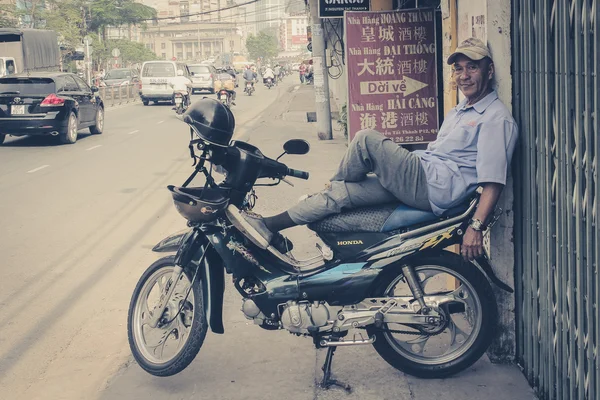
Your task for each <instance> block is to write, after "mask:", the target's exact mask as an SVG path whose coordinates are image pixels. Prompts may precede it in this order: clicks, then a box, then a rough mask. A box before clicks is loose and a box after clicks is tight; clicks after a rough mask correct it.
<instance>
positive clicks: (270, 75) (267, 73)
mask: <svg viewBox="0 0 600 400" xmlns="http://www.w3.org/2000/svg"><path fill="white" fill-rule="evenodd" d="M268 78H271V81H272V82H273V83H275V72H273V70H272V69H271V66H270V65H267V69H265V72H264V73H263V83H265V84H266V83H267V79H268Z"/></svg>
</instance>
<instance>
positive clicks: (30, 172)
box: [27, 165, 49, 174]
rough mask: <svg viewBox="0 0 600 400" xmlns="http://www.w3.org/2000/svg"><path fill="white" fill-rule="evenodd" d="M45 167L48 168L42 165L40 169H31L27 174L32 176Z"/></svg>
mask: <svg viewBox="0 0 600 400" xmlns="http://www.w3.org/2000/svg"><path fill="white" fill-rule="evenodd" d="M46 167H49V165H42V166H41V167H37V168H34V169H32V170H31V171H27V173H28V174H33V173H34V172H38V171H39V170H41V169H44V168H46Z"/></svg>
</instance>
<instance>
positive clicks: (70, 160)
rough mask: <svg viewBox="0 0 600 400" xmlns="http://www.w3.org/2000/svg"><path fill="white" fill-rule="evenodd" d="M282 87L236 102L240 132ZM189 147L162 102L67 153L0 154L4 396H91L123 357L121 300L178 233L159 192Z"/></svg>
mask: <svg viewBox="0 0 600 400" xmlns="http://www.w3.org/2000/svg"><path fill="white" fill-rule="evenodd" d="M287 89H289V84H288V85H285V84H284V85H282V87H278V88H275V89H272V90H270V91H267V90H266V89H265V88H262V87H261V88H259V89H258V90H257V91H256V93H255V95H254V96H252V97H247V96H245V95H243V94H240V95H238V101H237V106H236V107H234V109H233V111H234V114H235V116H236V121H237V127H238V128H237V135H244V132H247V130H248V128H249V127H250V126H252V124H255V123H257V122H258V119H257V117H258V116H260V115H261V114H262V113H263V111H264V110H265V109H266V108H267V107H269V105H271V104H273V103H274V102H275V101H277V99H278V97H279V96H280V94H281V93H284V92H285V91H286V90H287ZM194 98H198V96H194ZM188 141H189V130H188V129H187V128H186V126H185V124H184V123H182V122H181V121H180V120H178V119H177V118H176V116H175V114H174V112H173V111H172V110H171V107H170V106H168V105H154V106H148V107H144V106H142V105H141V104H136V105H130V106H126V107H122V108H117V109H110V110H108V111H107V113H106V124H105V132H104V133H103V134H102V135H90V134H89V133H87V130H86V131H85V133H84V131H81V133H80V137H79V140H78V142H77V143H76V144H74V145H63V146H61V145H56V140H54V138H8V140H7V141H6V143H5V144H4V145H3V146H1V147H0V226H1V229H0V254H1V256H0V257H1V258H0V260H1V262H0V288H1V290H0V327H1V331H0V332H1V333H0V387H1V388H2V392H3V395H1V396H0V397H2V398H11V399H21V398H28V399H35V398H44V399H60V398H91V397H95V396H96V395H97V393H98V391H99V390H100V389H101V388H103V387H104V386H105V385H106V381H107V379H108V378H109V377H110V376H112V375H113V374H114V373H115V372H116V369H117V368H118V367H119V366H120V365H122V363H123V360H126V359H127V358H128V357H129V354H128V353H129V350H128V346H127V344H126V335H125V317H126V311H127V310H126V308H127V305H128V301H129V296H130V295H131V292H132V289H133V287H134V285H135V282H136V281H137V279H138V278H139V276H140V274H141V272H142V271H143V270H144V269H145V268H146V267H147V266H148V265H149V264H150V263H151V262H152V261H153V260H154V259H156V258H157V256H156V255H154V254H152V253H151V252H150V251H149V249H150V248H151V247H152V246H153V245H154V244H155V243H156V242H158V241H159V240H160V239H162V238H163V237H164V236H166V235H167V234H169V233H172V232H174V231H176V230H179V229H182V228H183V227H184V222H183V220H182V219H181V217H180V216H179V215H178V214H177V213H176V211H175V209H174V208H173V207H172V202H171V198H170V195H169V194H168V191H167V190H166V189H165V187H166V185H167V184H172V183H174V184H180V183H182V182H183V181H184V180H185V178H186V177H187V176H188V175H189V173H190V172H191V160H190V159H189V153H188V149H187V145H188ZM9 393H10V396H9V397H5V395H7V394H9Z"/></svg>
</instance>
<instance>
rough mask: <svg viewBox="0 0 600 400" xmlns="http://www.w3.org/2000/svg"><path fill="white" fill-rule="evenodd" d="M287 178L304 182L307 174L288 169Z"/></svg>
mask: <svg viewBox="0 0 600 400" xmlns="http://www.w3.org/2000/svg"><path fill="white" fill-rule="evenodd" d="M287 176H293V177H294V178H298V179H304V180H306V179H308V172H304V171H300V170H298V169H292V168H288V170H287Z"/></svg>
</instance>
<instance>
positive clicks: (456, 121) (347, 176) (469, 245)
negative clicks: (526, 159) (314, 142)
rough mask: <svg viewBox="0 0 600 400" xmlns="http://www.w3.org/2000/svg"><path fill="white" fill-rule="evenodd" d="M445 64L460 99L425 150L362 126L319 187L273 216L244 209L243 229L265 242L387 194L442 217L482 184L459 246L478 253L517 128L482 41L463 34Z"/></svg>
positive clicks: (372, 202) (382, 200)
mask: <svg viewBox="0 0 600 400" xmlns="http://www.w3.org/2000/svg"><path fill="white" fill-rule="evenodd" d="M448 64H450V65H452V66H453V77H454V80H455V81H456V84H457V85H458V87H459V89H460V91H461V92H462V94H463V95H464V96H465V97H466V98H465V99H464V100H463V101H461V102H460V103H459V104H458V106H456V107H455V108H454V109H452V110H451V111H450V112H449V113H448V115H446V118H445V119H444V122H443V124H442V126H441V128H440V130H439V133H438V137H437V139H436V140H435V141H434V142H432V143H430V144H429V145H428V146H427V150H418V151H414V152H409V151H407V150H406V149H404V148H403V147H400V146H398V145H396V144H395V143H394V142H392V140H390V139H389V138H386V137H384V136H383V135H381V134H380V133H378V132H376V131H374V130H362V131H360V132H358V133H357V134H356V136H355V137H354V140H353V141H352V142H351V143H350V145H349V147H348V151H347V152H346V154H345V156H344V158H343V159H342V161H341V163H340V166H339V168H338V170H337V172H336V173H335V175H334V176H333V177H332V178H331V182H330V183H329V184H328V185H327V187H326V189H325V190H323V191H321V192H319V193H316V194H314V195H312V196H308V197H307V198H304V199H302V200H301V201H300V202H299V203H298V204H296V205H295V206H293V207H291V208H290V209H288V210H287V211H286V212H283V213H281V214H278V215H275V216H272V217H266V218H263V217H261V216H257V215H251V214H248V213H244V214H243V217H244V218H243V221H244V223H245V224H246V225H247V227H246V228H247V231H248V232H250V234H251V235H254V236H256V235H260V236H262V237H263V238H265V239H266V240H268V241H270V240H271V239H272V237H273V233H274V232H279V231H281V230H283V229H286V228H290V227H292V226H296V225H303V224H308V223H311V222H315V221H319V220H321V219H323V218H325V217H326V216H328V215H331V214H335V213H339V212H341V211H342V210H347V209H351V208H357V207H365V206H373V205H378V204H385V203H390V202H394V201H400V202H402V203H404V204H406V205H408V206H410V207H414V208H418V209H421V210H428V211H433V212H434V213H435V214H436V215H439V216H441V215H443V214H444V212H445V211H447V210H449V209H451V208H453V207H456V206H458V205H460V204H462V203H463V202H465V201H466V200H467V199H468V198H469V197H470V196H471V195H472V194H473V192H474V191H475V189H476V188H477V187H478V186H482V187H483V193H482V194H481V196H480V200H479V205H478V207H477V210H476V211H475V214H474V216H473V218H472V219H471V221H470V222H469V228H467V231H466V232H465V234H464V237H463V244H462V247H461V252H462V255H463V256H464V257H465V258H466V259H469V260H473V259H474V258H477V257H479V256H481V255H482V254H483V230H485V224H486V222H487V220H488V218H489V217H490V216H491V214H492V212H493V210H494V208H495V206H496V203H497V201H498V198H499V197H500V194H501V192H502V189H503V188H504V185H505V184H506V178H507V175H508V165H509V163H510V160H511V157H512V154H513V151H514V149H515V145H516V141H517V136H518V129H517V125H516V123H515V121H514V119H513V118H512V116H511V114H510V111H509V110H508V108H506V106H505V105H504V104H503V103H502V102H501V101H500V99H498V94H497V93H496V91H495V90H494V89H493V87H492V79H493V76H494V64H493V61H492V59H491V55H490V51H489V49H488V47H487V46H486V45H485V44H484V43H483V42H482V41H481V40H479V39H476V38H470V39H467V40H465V41H463V42H462V43H461V44H460V46H458V48H457V49H456V52H455V53H453V54H452V55H450V57H449V58H448Z"/></svg>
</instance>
